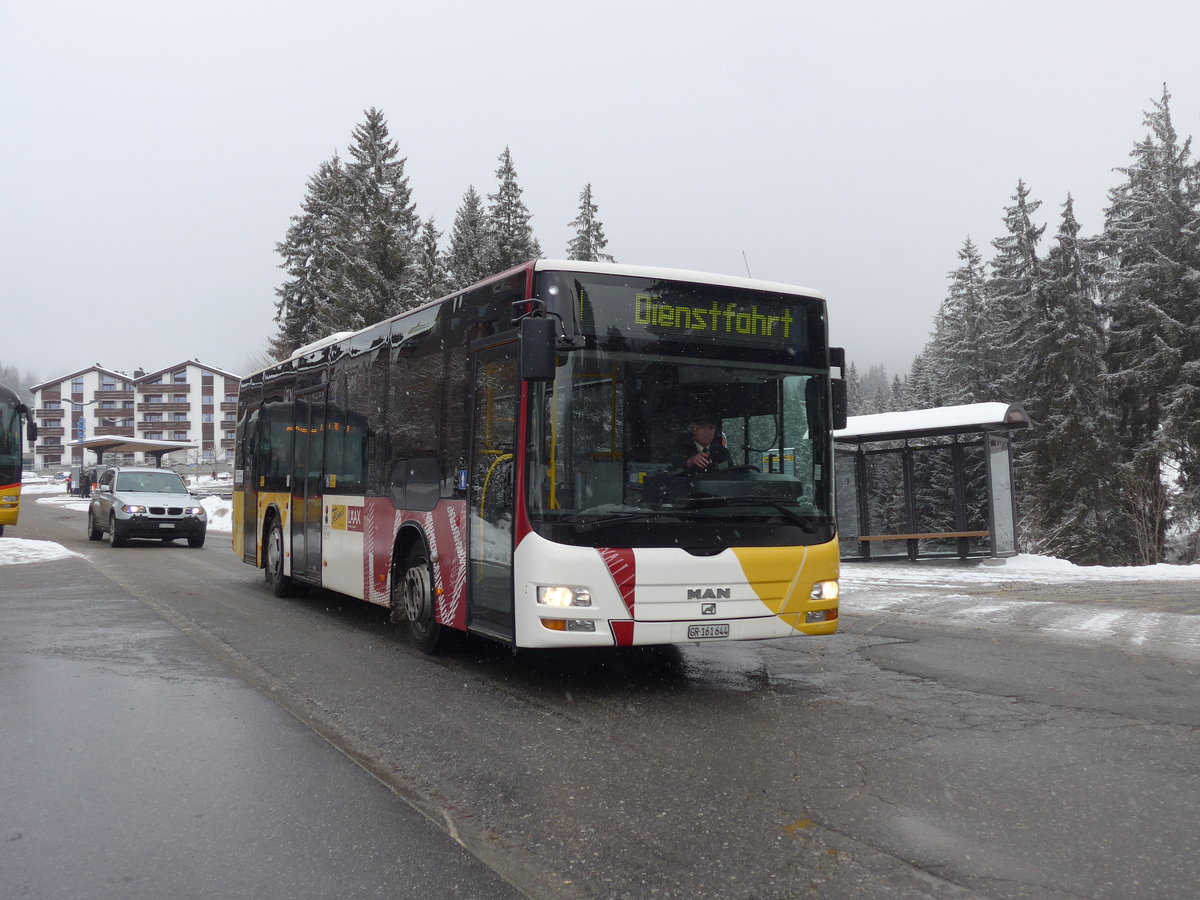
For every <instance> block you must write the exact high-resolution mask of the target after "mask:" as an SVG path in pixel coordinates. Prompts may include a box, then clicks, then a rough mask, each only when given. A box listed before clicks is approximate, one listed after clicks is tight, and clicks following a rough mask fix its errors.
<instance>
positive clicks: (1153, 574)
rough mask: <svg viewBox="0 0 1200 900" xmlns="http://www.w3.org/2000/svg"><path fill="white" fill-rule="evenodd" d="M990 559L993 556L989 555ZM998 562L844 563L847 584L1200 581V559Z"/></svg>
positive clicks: (1023, 556)
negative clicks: (1177, 562) (1187, 562)
mask: <svg viewBox="0 0 1200 900" xmlns="http://www.w3.org/2000/svg"><path fill="white" fill-rule="evenodd" d="M989 562H991V561H989ZM994 563H998V564H989V563H957V562H938V561H932V560H925V561H921V562H916V563H912V562H904V561H887V562H853V563H845V564H843V565H842V575H841V581H842V584H843V586H853V585H855V584H864V585H866V584H879V583H888V584H944V585H955V584H965V585H970V584H976V585H977V584H995V583H997V582H1008V581H1028V582H1036V583H1038V584H1047V583H1049V584H1054V583H1067V582H1080V581H1170V580H1180V581H1200V565H1191V566H1173V565H1168V564H1166V563H1161V564H1159V565H1156V566H1130V567H1125V568H1119V567H1110V566H1077V565H1075V564H1074V563H1072V562H1067V561H1066V560H1065V559H1055V558H1054V557H1051V556H1034V555H1032V554H1021V555H1020V556H1014V557H1011V558H1009V559H1004V560H995V561H994Z"/></svg>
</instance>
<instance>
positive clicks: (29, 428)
mask: <svg viewBox="0 0 1200 900" xmlns="http://www.w3.org/2000/svg"><path fill="white" fill-rule="evenodd" d="M25 433H26V436H27V437H28V439H29V443H31V444H36V443H37V422H35V421H33V419H30V420H29V421H28V422H27V423H26V425H25Z"/></svg>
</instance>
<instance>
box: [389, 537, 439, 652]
mask: <svg viewBox="0 0 1200 900" xmlns="http://www.w3.org/2000/svg"><path fill="white" fill-rule="evenodd" d="M391 599H392V619H393V621H396V620H398V619H400V618H404V619H407V620H408V633H409V635H410V636H411V637H412V642H413V644H414V645H415V646H416V648H417V649H418V650H420V651H421V652H422V653H429V654H432V653H436V652H437V649H438V645H439V644H440V643H441V640H442V632H443V631H444V629H443V628H442V626H441V625H439V624H438V623H437V621H436V616H435V609H434V606H435V604H434V592H433V574H432V572H431V570H430V566H429V556H428V554H427V553H426V552H425V549H424V547H421V546H416V547H413V548H412V549H410V550H409V551H408V556H407V558H406V559H405V561H404V563H403V564H402V565H401V566H400V567H399V568H398V569H397V571H396V573H395V575H394V577H393V578H392V598H391Z"/></svg>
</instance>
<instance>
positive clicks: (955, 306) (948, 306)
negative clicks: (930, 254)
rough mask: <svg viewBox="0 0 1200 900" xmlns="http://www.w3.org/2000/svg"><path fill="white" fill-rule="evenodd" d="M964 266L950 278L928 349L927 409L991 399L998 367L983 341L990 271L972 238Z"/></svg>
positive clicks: (963, 257)
mask: <svg viewBox="0 0 1200 900" xmlns="http://www.w3.org/2000/svg"><path fill="white" fill-rule="evenodd" d="M958 258H959V259H960V260H961V261H962V264H961V265H960V266H959V267H958V268H957V269H955V270H954V271H953V272H951V273H950V276H949V278H950V288H949V290H948V291H947V293H946V298H945V299H944V300H943V301H942V304H941V307H940V308H939V309H938V313H937V316H936V317H935V319H934V324H933V337H932V338H931V339H930V341H929V344H928V345H927V346H926V347H925V352H924V357H925V360H924V364H925V368H926V370H927V371H925V372H923V373H922V382H923V387H922V389H921V391H920V392H919V396H921V398H922V400H923V403H922V405H925V406H927V407H934V406H956V405H958V404H961V403H980V402H984V401H987V400H990V399H993V398H991V397H989V396H988V389H989V384H988V382H989V381H992V380H994V379H995V372H996V367H995V365H993V366H991V367H990V370H989V368H988V367H987V366H986V361H987V360H988V359H990V358H991V353H989V352H988V348H987V347H986V346H985V342H984V337H983V328H984V324H985V322H984V317H985V315H986V313H987V281H986V279H987V275H986V265H985V263H984V261H983V257H982V256H981V255H980V253H979V248H978V247H976V246H975V243H974V242H973V241H972V240H971V238H970V236H968V237H967V238H966V240H964V241H963V245H962V249H960V250H959V251H958Z"/></svg>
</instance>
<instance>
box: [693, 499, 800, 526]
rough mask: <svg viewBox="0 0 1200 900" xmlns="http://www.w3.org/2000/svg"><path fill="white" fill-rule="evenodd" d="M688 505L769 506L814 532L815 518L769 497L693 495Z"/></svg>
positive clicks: (790, 520) (793, 522)
mask: <svg viewBox="0 0 1200 900" xmlns="http://www.w3.org/2000/svg"><path fill="white" fill-rule="evenodd" d="M688 505H689V506H692V505H695V506H742V505H745V506H769V507H771V508H772V509H774V510H778V511H779V512H780V513H781V514H782V515H783V517H784V518H785V519H787V520H788V521H789V522H791V523H792V524H793V525H795V526H797V527H798V528H799V529H800V530H801V531H803V532H804V533H805V534H816V531H817V525H818V524H819V523H818V521H817V519H816V518H814V517H813V516H806V515H805V514H804V513H802V512H797V511H796V509H794V508H793V507H791V506H788V505H787V504H786V503H781V502H780V501H778V500H772V499H771V498H770V497H694V498H692V499H691V500H689V501H688Z"/></svg>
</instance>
